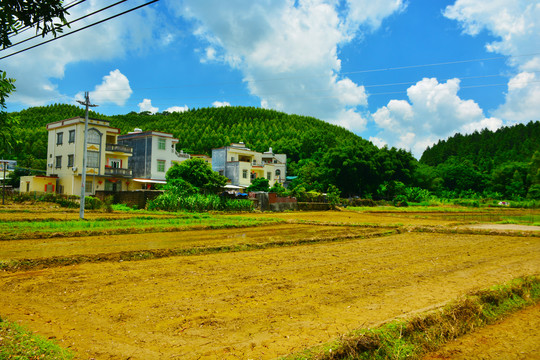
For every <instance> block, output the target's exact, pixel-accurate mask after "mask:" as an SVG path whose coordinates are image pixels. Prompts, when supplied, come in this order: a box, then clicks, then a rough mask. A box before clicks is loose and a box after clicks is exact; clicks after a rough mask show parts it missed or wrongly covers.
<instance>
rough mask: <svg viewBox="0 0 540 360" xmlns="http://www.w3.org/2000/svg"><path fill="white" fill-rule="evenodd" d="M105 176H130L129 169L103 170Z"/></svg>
mask: <svg viewBox="0 0 540 360" xmlns="http://www.w3.org/2000/svg"><path fill="white" fill-rule="evenodd" d="M105 175H110V176H128V177H130V176H131V169H122V168H105Z"/></svg>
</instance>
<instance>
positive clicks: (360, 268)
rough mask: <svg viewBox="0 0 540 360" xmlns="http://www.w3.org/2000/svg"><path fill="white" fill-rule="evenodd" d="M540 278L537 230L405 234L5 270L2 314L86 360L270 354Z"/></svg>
mask: <svg viewBox="0 0 540 360" xmlns="http://www.w3.org/2000/svg"><path fill="white" fill-rule="evenodd" d="M333 214H335V213H333V212H328V213H327V216H326V217H325V218H326V219H331V218H333V216H334V215H333ZM302 216H307V217H309V216H311V215H310V214H303V215H302ZM341 216H343V215H341ZM347 216H348V215H347ZM351 216H353V217H356V216H358V219H357V220H358V221H355V222H362V219H361V216H360V215H351ZM373 216H375V215H373ZM376 217H377V218H378V219H379V223H392V222H395V220H396V219H395V218H394V217H390V218H388V217H385V216H384V215H377V216H376ZM336 218H337V215H336ZM402 218H403V217H402ZM364 220H365V221H364V222H371V221H374V222H375V218H373V217H371V215H370V217H368V218H366V219H364ZM418 220H419V221H420V220H421V221H426V219H418ZM427 220H429V221H431V220H430V219H427ZM400 221H401V220H400ZM451 222H452V221H449V223H451ZM321 229H322V228H321ZM236 231H237V234H242V233H243V232H244V231H245V229H236ZM303 231H304V228H302V227H300V226H298V227H297V232H298V233H299V234H301V233H302V232H303ZM187 234H188V233H187V232H186V234H185V236H184V237H183V238H184V240H185V241H189V239H190V237H189V236H188V235H187ZM157 236H158V235H157V234H143V235H140V234H139V235H132V241H134V242H138V243H140V246H147V245H146V244H147V243H148V242H151V241H154V240H155V239H157ZM159 236H163V234H160V235H159ZM169 236H171V237H176V238H178V234H176V233H171V234H169ZM269 236H270V235H269ZM115 239H116V236H110V239H109V240H110V242H111V243H115ZM192 240H193V241H196V239H192ZM160 241H165V239H162V240H160ZM201 242H204V241H203V240H201ZM68 243H69V241H68ZM1 246H3V243H0V258H3V256H1V255H2V251H3V249H2V248H1ZM58 251H60V250H58ZM539 273H540V237H516V236H503V235H468V234H440V233H439V234H438V233H414V232H411V233H408V232H405V233H403V234H399V235H391V236H385V237H379V238H366V239H357V240H345V241H340V242H332V243H319V244H310V245H301V246H291V247H279V248H270V249H264V250H255V251H243V252H228V253H217V254H208V255H197V256H176V257H170V258H163V259H156V260H145V261H130V262H104V263H93V264H82V265H73V266H67V267H56V268H48V269H43V270H39V271H36V270H34V271H20V272H14V273H8V272H4V273H0V294H1V296H0V309H1V310H0V313H1V316H2V317H7V318H8V319H9V320H12V321H18V322H20V323H22V324H23V325H25V326H27V327H28V328H30V329H31V330H33V331H36V332H38V333H40V334H42V335H44V336H46V337H50V338H54V339H55V340H56V341H58V342H59V343H60V344H61V345H63V346H65V347H69V348H71V349H73V350H74V351H75V352H76V353H77V358H81V359H127V358H130V359H201V358H204V359H272V358H276V357H278V356H282V355H286V354H289V353H292V352H297V351H301V350H302V349H304V348H306V347H310V346H314V345H317V344H320V343H323V342H327V341H330V340H333V339H335V338H336V337H337V336H339V335H340V334H343V333H346V332H348V331H351V330H353V329H357V328H365V327H373V326H377V325H378V324H380V323H382V322H384V321H388V320H391V319H395V318H396V317H401V316H409V315H412V314H415V313H418V312H422V311H425V310H427V309H431V308H434V307H437V306H440V305H441V304H444V303H446V302H447V301H449V300H453V299H456V298H458V297H460V296H463V295H464V294H466V293H468V292H470V291H475V290H478V289H483V288H486V287H489V286H491V285H495V284H501V283H504V282H506V281H509V280H511V279H513V278H516V277H519V276H523V275H531V274H539Z"/></svg>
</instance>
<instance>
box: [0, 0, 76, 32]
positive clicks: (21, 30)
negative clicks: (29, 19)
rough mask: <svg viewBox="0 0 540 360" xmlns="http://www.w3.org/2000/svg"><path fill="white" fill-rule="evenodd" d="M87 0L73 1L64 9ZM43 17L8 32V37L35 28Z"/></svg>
mask: <svg viewBox="0 0 540 360" xmlns="http://www.w3.org/2000/svg"><path fill="white" fill-rule="evenodd" d="M85 1H86V0H79V1H72V2H71V3H69V4H67V5H66V6H65V7H64V10H69V9H71V8H72V7H74V6H76V5H79V4H81V3H83V2H85ZM41 20H42V18H39V19H38V20H37V21H36V22H33V23H32V24H30V25H27V26H25V27H23V28H21V29H19V30H16V31H15V30H14V31H10V32H8V38H11V37H13V36H16V35H19V34H21V33H23V32H25V31H26V30H29V29H32V28H34V26H35V25H37V24H39V23H40V22H41Z"/></svg>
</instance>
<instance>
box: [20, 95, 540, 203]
mask: <svg viewBox="0 0 540 360" xmlns="http://www.w3.org/2000/svg"><path fill="white" fill-rule="evenodd" d="M10 115H11V116H12V117H16V118H18V119H19V122H20V123H19V125H17V126H16V127H15V129H14V131H13V135H14V137H15V138H16V139H17V140H18V143H16V144H14V148H15V151H13V152H12V153H13V154H17V155H16V156H15V157H16V160H19V163H20V165H22V166H25V167H33V168H35V167H38V168H39V167H41V168H43V169H44V168H45V164H46V162H45V160H46V159H45V158H46V152H47V130H46V127H45V125H46V124H47V123H50V122H53V121H58V120H62V119H67V118H71V117H75V116H81V117H82V116H84V109H82V108H78V107H76V106H72V105H49V106H46V107H35V108H30V109H27V110H24V111H21V112H18V113H12V114H10ZM90 117H91V118H96V119H104V120H109V121H110V122H111V126H113V127H117V128H120V130H121V133H127V132H128V131H132V130H133V129H134V128H141V129H143V130H144V131H146V130H157V131H163V132H167V133H171V134H173V136H174V137H176V138H178V139H179V143H178V145H177V150H184V151H185V152H187V153H191V154H208V155H210V154H211V150H212V148H216V147H221V146H225V145H229V144H230V143H231V142H244V143H245V144H246V146H247V147H249V148H251V149H253V150H256V151H259V152H264V151H267V150H268V148H269V147H272V149H273V151H274V152H275V153H285V154H287V175H292V176H296V179H295V180H293V182H292V184H291V187H302V188H303V189H305V190H306V191H310V190H315V191H318V192H328V191H329V189H330V188H331V186H336V187H337V188H338V189H339V191H340V192H341V196H344V197H348V196H362V197H373V198H384V199H387V198H389V197H390V198H391V197H392V196H396V195H398V194H399V193H401V192H403V191H404V190H403V189H402V188H407V187H417V188H422V189H426V190H429V191H431V192H432V193H434V194H443V193H444V192H448V191H450V192H452V194H454V195H455V196H459V195H460V194H462V193H465V192H478V193H482V192H485V191H490V192H496V193H498V194H500V195H501V196H506V197H516V196H521V197H524V196H527V195H528V194H529V189H533V190H534V191H536V192H538V191H537V189H538V187H540V185H539V186H536V187H535V184H538V178H539V173H538V171H539V170H538V169H539V165H540V155H537V156H536V157H535V158H534V159H533V154H534V152H535V151H540V147H539V139H540V133H539V129H540V123H539V122H531V123H529V124H526V125H521V124H520V125H516V126H514V127H510V128H503V129H501V130H499V131H497V132H495V133H493V132H491V131H488V130H484V131H482V132H480V133H474V134H472V135H467V136H463V135H459V134H457V135H456V136H455V137H453V138H450V139H448V140H446V141H441V142H439V144H436V145H434V146H433V147H431V148H429V149H428V150H426V153H424V155H423V156H422V161H421V162H420V163H419V162H418V161H416V159H414V157H413V156H412V155H411V153H410V152H408V151H405V150H402V149H395V148H388V147H383V148H382V149H379V148H377V147H376V146H374V145H373V144H372V143H370V142H369V141H366V140H365V139H362V138H361V137H359V136H357V135H355V134H353V133H352V132H350V131H348V130H346V129H344V128H342V127H339V126H335V125H331V124H328V123H326V122H324V121H321V120H317V119H314V118H311V117H305V116H298V115H288V114H285V113H282V112H278V111H274V110H267V109H260V108H253V107H223V108H204V109H193V110H189V111H186V112H183V113H158V114H154V115H152V114H150V113H140V114H137V113H134V112H133V113H129V114H126V115H116V116H112V117H107V116H104V115H100V114H98V113H93V112H91V113H90ZM505 134H507V135H508V136H509V137H510V138H512V139H513V140H511V141H508V140H506V135H505ZM518 139H520V140H518ZM477 142H481V143H482V144H479V143H477ZM448 144H451V146H450V145H448ZM501 144H503V145H501ZM463 149H467V150H463ZM539 154H540V152H539ZM497 159H498V160H497ZM535 164H536V165H535Z"/></svg>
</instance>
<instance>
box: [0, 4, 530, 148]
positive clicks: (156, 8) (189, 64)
mask: <svg viewBox="0 0 540 360" xmlns="http://www.w3.org/2000/svg"><path fill="white" fill-rule="evenodd" d="M112 3H113V1H110V0H108V1H107V0H93V1H86V2H84V3H82V4H80V5H77V6H76V7H74V8H73V9H72V10H71V15H70V18H71V19H74V18H77V17H79V16H81V14H85V13H88V12H90V11H93V10H96V9H101V8H103V7H105V6H107V5H109V4H112ZM143 3H144V2H142V1H139V0H130V1H127V2H126V3H124V4H122V5H121V6H117V7H114V8H113V9H111V10H108V11H107V12H104V13H100V14H98V15H96V16H93V17H91V18H89V19H88V20H87V22H86V23H85V24H88V23H91V22H95V21H97V20H99V19H101V18H106V17H108V16H111V15H113V14H116V13H119V12H121V11H124V10H127V9H130V8H133V7H135V6H137V5H140V4H143ZM537 19H540V0H490V1H489V2H486V1H485V0H451V1H446V0H409V1H406V0H377V1H373V0H357V1H352V0H349V1H339V0H326V1H324V0H297V1H292V0H258V1H248V0H231V1H218V0H184V1H178V0H176V1H174V0H160V1H159V2H157V3H155V4H152V5H150V6H147V7H144V8H142V9H139V10H137V11H134V12H132V13H129V14H127V15H123V16H121V17H119V18H116V19H113V20H110V21H107V22H105V23H103V24H101V25H97V26H94V27H91V28H89V29H87V30H83V31H80V32H79V33H77V34H74V35H70V36H67V37H65V38H62V39H58V40H56V41H53V42H51V43H49V44H46V45H43V46H41V47H38V48H35V49H32V50H28V51H25V52H22V53H20V54H17V55H14V56H12V57H9V58H6V59H3V60H0V61H1V62H0V68H1V69H2V70H6V71H7V72H8V74H9V75H10V76H11V77H14V78H16V79H17V83H16V85H17V92H16V93H15V94H13V95H12V96H11V97H10V98H9V100H8V111H18V110H21V109H24V108H27V107H30V106H37V105H45V104H50V103H68V104H76V99H80V98H81V96H82V93H83V92H84V91H90V99H91V101H92V102H93V103H96V104H98V105H99V107H98V108H97V109H96V110H97V111H99V112H100V113H103V114H108V115H114V114H125V113H128V112H131V111H136V112H139V111H151V112H157V111H160V112H161V111H185V110H187V109H193V108H200V107H211V106H228V105H232V106H237V105H239V106H257V107H265V108H270V109H276V110H280V111H284V112H286V113H290V114H301V115H309V116H314V117H316V118H319V119H321V120H324V121H328V122H330V123H333V124H336V125H340V126H343V127H345V128H347V129H350V130H351V131H353V132H354V133H356V134H358V135H360V136H362V137H363V138H366V139H368V140H371V141H372V142H373V143H375V144H376V145H378V146H384V145H388V146H395V147H399V148H404V149H406V150H410V151H412V152H413V154H414V155H415V156H417V157H419V156H420V155H421V154H422V151H423V150H424V149H425V148H426V146H429V145H431V144H433V143H435V142H437V141H438V140H439V139H444V138H447V137H448V136H451V135H453V134H454V133H456V132H461V133H470V132H472V131H475V130H480V129H482V128H488V129H491V130H495V129H497V128H499V127H501V126H505V125H513V124H515V123H523V122H528V121H530V120H539V118H540V115H539V114H540V81H539V78H540V25H539V24H538V20H537ZM85 21H86V20H85ZM82 25H84V24H83V21H81V22H80V23H77V24H74V25H73V26H72V29H77V28H79V27H80V26H82ZM69 31H70V30H66V32H69ZM24 36H28V35H26V34H21V35H20V37H24ZM27 44H28V43H27ZM22 48H23V47H22V46H19V47H16V48H13V50H20V49H22ZM11 51H12V50H10V49H8V50H4V51H1V52H0V55H2V56H5V55H7V54H9V53H10V52H11ZM142 125H144V124H141V126H142Z"/></svg>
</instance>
